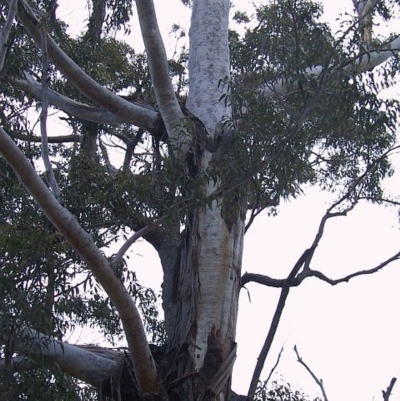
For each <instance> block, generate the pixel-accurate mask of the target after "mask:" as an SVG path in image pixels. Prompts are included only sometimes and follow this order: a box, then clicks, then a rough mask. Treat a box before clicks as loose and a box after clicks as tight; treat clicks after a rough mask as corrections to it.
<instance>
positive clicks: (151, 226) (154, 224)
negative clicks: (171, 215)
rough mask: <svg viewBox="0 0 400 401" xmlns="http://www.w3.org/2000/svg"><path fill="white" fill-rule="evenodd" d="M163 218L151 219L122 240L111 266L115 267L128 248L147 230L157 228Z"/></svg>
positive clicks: (146, 232) (147, 231)
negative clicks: (151, 220) (149, 222)
mask: <svg viewBox="0 0 400 401" xmlns="http://www.w3.org/2000/svg"><path fill="white" fill-rule="evenodd" d="M163 220H164V218H162V217H161V218H159V219H157V220H156V221H153V222H152V223H151V224H149V225H147V226H145V227H143V228H142V229H141V230H139V231H136V232H135V233H134V234H133V235H132V236H131V237H129V238H128V240H127V241H125V242H124V244H123V245H122V246H121V248H120V249H119V251H118V253H117V254H116V255H115V257H114V259H113V260H112V262H111V267H112V268H113V269H115V268H116V267H117V266H118V265H119V264H120V263H121V261H122V258H123V257H124V255H125V253H126V252H127V251H128V249H129V248H130V247H131V246H132V245H133V244H134V243H135V242H136V241H137V240H138V239H139V238H141V237H143V236H145V235H146V234H148V233H149V232H151V231H153V230H154V229H155V228H157V227H158V226H159V225H160V224H161V223H162V222H163Z"/></svg>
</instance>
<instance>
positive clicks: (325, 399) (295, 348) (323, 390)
mask: <svg viewBox="0 0 400 401" xmlns="http://www.w3.org/2000/svg"><path fill="white" fill-rule="evenodd" d="M293 349H294V352H295V353H296V356H297V361H298V362H299V363H301V364H302V365H303V366H304V367H305V368H306V370H307V372H308V373H309V374H310V375H311V377H312V378H313V379H314V381H315V383H317V384H318V386H319V388H320V389H321V391H322V396H323V397H324V401H329V400H328V397H327V395H326V392H325V388H324V384H323V381H322V379H318V377H317V376H316V375H315V374H314V372H313V371H312V370H311V369H310V368H309V367H308V365H307V364H306V363H305V362H304V361H303V359H302V358H301V357H300V355H299V353H298V351H297V347H296V346H294V348H293Z"/></svg>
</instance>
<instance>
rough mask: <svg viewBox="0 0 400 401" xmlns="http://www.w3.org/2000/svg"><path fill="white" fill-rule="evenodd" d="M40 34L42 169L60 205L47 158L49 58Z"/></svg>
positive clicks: (42, 32)
mask: <svg viewBox="0 0 400 401" xmlns="http://www.w3.org/2000/svg"><path fill="white" fill-rule="evenodd" d="M41 34H42V42H41V48H42V60H43V61H42V63H43V67H42V111H41V113H40V132H41V138H42V159H43V163H44V167H45V170H46V178H47V181H48V184H49V186H50V189H51V192H52V193H53V195H54V197H55V198H56V199H57V200H58V201H59V202H60V203H62V200H61V192H60V188H59V187H58V184H57V181H56V177H55V176H54V171H53V168H52V167H51V162H50V157H49V147H48V141H47V114H48V109H49V101H48V97H47V91H48V88H49V76H48V71H49V68H50V66H49V57H48V53H47V35H46V31H45V30H44V28H41Z"/></svg>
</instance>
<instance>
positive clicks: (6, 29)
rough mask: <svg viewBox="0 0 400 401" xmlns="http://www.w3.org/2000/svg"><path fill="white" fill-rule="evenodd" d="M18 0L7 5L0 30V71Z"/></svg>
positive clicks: (13, 0) (12, 0)
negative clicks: (5, 17) (4, 18)
mask: <svg viewBox="0 0 400 401" xmlns="http://www.w3.org/2000/svg"><path fill="white" fill-rule="evenodd" d="M17 3H18V0H11V1H10V3H9V7H8V13H7V19H6V22H5V24H4V26H3V29H2V30H1V32H0V71H2V70H3V67H4V60H5V58H6V54H7V48H8V46H7V41H8V37H9V35H10V31H11V27H12V24H13V22H14V18H15V15H16V13H17Z"/></svg>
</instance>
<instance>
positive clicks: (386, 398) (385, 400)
mask: <svg viewBox="0 0 400 401" xmlns="http://www.w3.org/2000/svg"><path fill="white" fill-rule="evenodd" d="M396 381H397V379H396V378H395V377H392V380H390V383H389V386H388V388H387V389H386V391H385V390H382V396H383V401H389V398H390V394H391V393H392V390H393V387H394V385H395V384H396Z"/></svg>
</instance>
